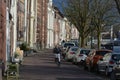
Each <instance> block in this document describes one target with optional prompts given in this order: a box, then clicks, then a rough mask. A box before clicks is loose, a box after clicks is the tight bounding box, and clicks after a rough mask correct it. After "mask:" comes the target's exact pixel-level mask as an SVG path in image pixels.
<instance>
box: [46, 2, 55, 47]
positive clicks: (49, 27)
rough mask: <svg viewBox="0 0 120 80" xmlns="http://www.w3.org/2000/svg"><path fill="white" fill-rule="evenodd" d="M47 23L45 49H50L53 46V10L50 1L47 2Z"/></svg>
mask: <svg viewBox="0 0 120 80" xmlns="http://www.w3.org/2000/svg"><path fill="white" fill-rule="evenodd" d="M47 17H48V20H47V21H48V22H47V46H46V48H52V47H53V44H54V37H53V34H54V29H53V26H54V10H53V8H52V0H49V2H48V16H47Z"/></svg>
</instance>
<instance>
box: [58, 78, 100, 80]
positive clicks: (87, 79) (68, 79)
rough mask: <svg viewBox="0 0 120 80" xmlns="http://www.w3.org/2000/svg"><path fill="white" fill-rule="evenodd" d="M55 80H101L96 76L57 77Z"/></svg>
mask: <svg viewBox="0 0 120 80" xmlns="http://www.w3.org/2000/svg"><path fill="white" fill-rule="evenodd" d="M57 80H101V79H98V78H91V79H90V78H57Z"/></svg>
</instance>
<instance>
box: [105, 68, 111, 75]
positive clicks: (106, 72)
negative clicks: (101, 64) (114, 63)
mask: <svg viewBox="0 0 120 80" xmlns="http://www.w3.org/2000/svg"><path fill="white" fill-rule="evenodd" d="M108 71H109V70H108V68H106V69H105V75H106V76H109V75H110V73H109V72H108Z"/></svg>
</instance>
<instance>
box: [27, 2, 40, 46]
mask: <svg viewBox="0 0 120 80" xmlns="http://www.w3.org/2000/svg"><path fill="white" fill-rule="evenodd" d="M37 1H39V0H26V5H27V8H26V7H25V8H26V11H27V12H26V13H27V15H26V21H25V26H26V37H25V38H26V42H27V43H29V45H30V47H31V48H33V47H34V44H35V43H36V29H37Z"/></svg>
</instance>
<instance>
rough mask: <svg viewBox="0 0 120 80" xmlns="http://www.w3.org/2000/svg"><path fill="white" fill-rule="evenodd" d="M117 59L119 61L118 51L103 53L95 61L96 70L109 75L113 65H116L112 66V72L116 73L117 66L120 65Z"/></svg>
mask: <svg viewBox="0 0 120 80" xmlns="http://www.w3.org/2000/svg"><path fill="white" fill-rule="evenodd" d="M119 61H120V53H114V52H112V53H107V54H105V55H104V57H103V58H102V59H100V60H99V61H98V62H97V71H98V72H105V74H106V75H109V74H110V73H111V72H112V70H113V67H114V66H116V67H114V72H116V73H117V66H118V67H120V62H119ZM118 62H119V63H118ZM119 69H120V68H119ZM119 73H120V72H119ZM119 75H120V74H119Z"/></svg>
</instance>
